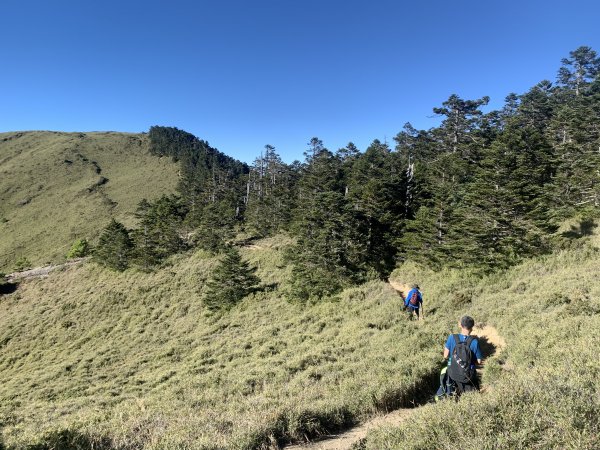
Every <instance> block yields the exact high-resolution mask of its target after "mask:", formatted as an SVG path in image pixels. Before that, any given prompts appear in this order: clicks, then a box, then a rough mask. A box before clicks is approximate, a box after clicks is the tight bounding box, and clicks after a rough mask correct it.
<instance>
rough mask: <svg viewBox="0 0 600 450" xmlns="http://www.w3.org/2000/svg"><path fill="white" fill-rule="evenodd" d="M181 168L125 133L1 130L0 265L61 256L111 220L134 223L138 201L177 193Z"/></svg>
mask: <svg viewBox="0 0 600 450" xmlns="http://www.w3.org/2000/svg"><path fill="white" fill-rule="evenodd" d="M177 170H178V165H177V164H175V163H173V162H171V161H170V160H169V159H168V158H157V157H155V156H151V155H150V154H149V153H148V139H147V137H146V136H145V135H141V134H128V133H112V132H102V133H58V132H48V131H33V132H13V133H0V270H1V271H5V272H7V271H10V270H11V269H12V268H13V266H14V263H15V261H16V260H17V259H19V258H22V257H26V258H27V259H29V261H30V262H31V263H32V264H33V265H39V264H43V263H46V262H56V261H60V260H61V259H64V257H65V254H66V253H67V251H68V249H69V247H70V246H71V244H72V243H73V242H74V241H75V240H76V239H78V238H87V239H93V238H95V237H96V236H97V235H98V234H99V230H101V229H102V228H103V227H104V226H105V225H106V224H107V223H108V221H109V219H110V218H111V217H115V218H117V219H118V220H121V221H124V222H125V223H126V224H127V225H132V224H133V216H132V213H133V212H134V211H135V208H136V206H137V204H138V203H139V201H140V200H141V199H142V198H148V199H152V198H156V197H158V196H160V195H161V194H163V193H166V194H168V193H172V192H174V189H175V185H176V183H177Z"/></svg>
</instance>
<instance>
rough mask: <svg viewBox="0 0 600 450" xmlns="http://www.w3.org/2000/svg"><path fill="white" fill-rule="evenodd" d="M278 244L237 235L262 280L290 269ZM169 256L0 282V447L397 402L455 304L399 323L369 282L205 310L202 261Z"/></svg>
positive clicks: (368, 409) (211, 444) (246, 426)
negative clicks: (7, 285)
mask: <svg viewBox="0 0 600 450" xmlns="http://www.w3.org/2000/svg"><path fill="white" fill-rule="evenodd" d="M285 243H286V241H285V240H282V239H281V238H277V239H271V240H266V241H263V242H260V243H259V244H260V245H259V247H260V248H256V247H255V248H249V249H245V250H244V255H245V257H246V258H248V259H250V260H251V261H252V262H253V263H254V264H257V265H258V266H259V271H258V274H259V275H260V276H261V278H263V281H264V282H265V283H272V282H274V281H276V280H277V281H281V280H284V279H285V278H286V276H287V275H288V274H287V272H286V269H283V268H281V267H282V264H281V259H280V258H281V251H280V250H281V247H282V246H283V245H284V244H285ZM171 263H172V265H170V266H169V267H166V268H165V269H164V270H161V271H160V272H157V273H155V274H142V273H136V272H132V271H127V272H125V273H122V274H117V273H113V272H108V271H105V270H102V269H100V268H99V267H97V266H95V265H92V264H86V265H84V266H82V267H77V268H69V269H66V270H64V271H63V272H60V273H56V274H53V276H52V277H50V278H48V279H42V280H31V281H28V282H25V283H23V285H22V286H21V287H20V288H19V290H18V291H17V292H16V293H14V294H11V295H9V296H4V297H2V301H1V302H0V330H2V331H1V332H0V343H1V344H0V345H1V346H0V405H1V406H0V411H1V416H0V422H1V423H2V424H3V426H4V429H3V438H4V441H5V444H6V445H7V446H8V447H9V448H21V447H23V446H25V445H29V444H34V443H39V444H42V443H46V444H47V445H55V446H58V443H60V442H61V439H62V440H63V441H65V442H70V443H71V444H70V445H72V446H74V445H75V444H74V443H79V444H78V445H79V447H73V448H89V447H90V445H91V444H90V443H95V445H97V446H100V448H103V445H105V446H110V447H114V448H140V446H144V448H150V449H159V448H161V449H175V448H194V449H198V448H259V447H260V446H261V445H269V443H273V442H274V441H275V440H277V439H280V440H282V441H290V440H292V441H298V440H302V439H303V438H304V437H305V436H314V435H318V434H319V433H324V432H326V431H331V430H334V429H336V428H337V427H340V426H343V425H348V424H349V423H352V422H353V421H355V420H357V419H360V418H361V417H364V416H368V415H370V414H372V413H373V412H375V411H381V410H386V409H392V408H396V407H398V406H402V405H407V404H410V402H411V401H412V399H413V398H415V397H418V396H419V391H420V390H422V386H421V385H422V384H423V383H425V382H428V381H429V380H430V379H431V375H435V373H436V371H437V369H438V367H439V359H440V350H441V344H440V342H441V341H442V339H443V335H444V334H445V331H446V329H447V328H448V326H450V323H451V322H453V321H454V320H453V319H452V320H451V319H450V317H452V318H454V316H455V313H452V314H449V315H448V317H447V318H446V317H445V316H443V315H441V313H439V312H438V313H435V315H433V316H431V317H430V318H429V319H428V320H427V321H425V322H421V323H417V322H407V321H406V320H405V318H404V315H403V314H401V313H400V304H401V300H400V298H399V296H398V295H397V293H396V292H395V291H394V290H393V289H391V287H390V286H389V285H387V284H386V283H382V282H371V283H368V284H366V285H364V286H362V287H360V288H356V289H351V290H348V291H346V292H344V293H343V294H342V295H341V296H340V297H339V298H338V299H337V300H334V301H330V302H324V303H322V304H319V305H314V306H306V307H303V306H300V305H293V304H290V303H288V302H286V301H284V300H283V299H282V298H281V297H280V295H279V293H278V291H273V292H268V293H267V292H265V293H259V294H256V295H253V296H251V297H249V298H247V300H245V301H244V302H243V303H242V304H240V305H238V306H236V307H235V308H234V309H233V310H232V311H230V312H229V313H228V314H225V315H223V316H222V317H210V316H207V315H206V313H205V309H204V308H203V307H202V302H201V295H202V292H203V289H204V281H205V280H206V278H207V277H208V275H209V273H210V271H211V269H212V267H214V265H215V263H216V261H215V260H214V259H212V258H209V257H208V256H206V255H205V254H203V253H195V254H193V255H181V256H179V257H177V258H176V259H174V260H172V262H171ZM415 275H416V274H415ZM415 275H412V274H411V275H410V276H411V277H413V276H415ZM431 280H432V281H431V283H428V284H427V285H426V286H427V288H426V289H425V292H426V293H429V298H431V299H438V298H442V297H443V294H442V290H443V289H444V288H445V285H442V284H441V282H440V280H441V278H438V279H435V278H432V279H431ZM451 281H452V280H450V282H451ZM441 306H442V303H441V302H436V301H435V300H431V301H430V302H429V307H430V308H438V311H439V310H440V307H441ZM436 316H437V318H436ZM426 390H427V391H428V389H426ZM66 448H71V447H66Z"/></svg>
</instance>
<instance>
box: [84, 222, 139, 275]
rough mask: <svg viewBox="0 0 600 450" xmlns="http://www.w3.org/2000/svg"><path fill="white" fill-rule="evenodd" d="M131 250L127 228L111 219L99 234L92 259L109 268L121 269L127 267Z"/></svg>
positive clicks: (131, 245) (131, 242)
mask: <svg viewBox="0 0 600 450" xmlns="http://www.w3.org/2000/svg"><path fill="white" fill-rule="evenodd" d="M132 250H133V241H132V240H131V238H130V236H129V230H127V228H125V226H124V225H123V224H122V223H120V222H117V221H116V220H115V219H113V220H112V221H111V222H110V223H109V224H108V225H107V227H106V228H105V229H104V231H103V232H102V234H101V235H100V240H99V241H98V245H97V246H96V248H95V250H94V255H93V260H94V261H95V262H97V263H98V264H100V265H102V266H105V267H108V268H110V269H113V270H117V271H123V270H125V269H127V268H128V267H129V262H130V258H131V254H132Z"/></svg>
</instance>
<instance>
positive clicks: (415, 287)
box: [412, 283, 421, 289]
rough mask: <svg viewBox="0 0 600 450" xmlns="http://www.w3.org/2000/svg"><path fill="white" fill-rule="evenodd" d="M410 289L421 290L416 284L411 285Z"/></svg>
mask: <svg viewBox="0 0 600 450" xmlns="http://www.w3.org/2000/svg"><path fill="white" fill-rule="evenodd" d="M412 288H413V289H421V288H420V287H419V285H418V284H416V283H415V284H413V285H412Z"/></svg>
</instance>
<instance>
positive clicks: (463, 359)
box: [444, 316, 482, 395]
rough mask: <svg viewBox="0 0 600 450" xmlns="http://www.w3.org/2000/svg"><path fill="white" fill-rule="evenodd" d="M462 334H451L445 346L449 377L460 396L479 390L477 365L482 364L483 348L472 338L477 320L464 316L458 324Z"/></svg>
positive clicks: (475, 338)
mask: <svg viewBox="0 0 600 450" xmlns="http://www.w3.org/2000/svg"><path fill="white" fill-rule="evenodd" d="M458 326H459V327H460V334H451V335H450V336H448V339H447V340H446V344H445V345H444V359H448V367H447V372H446V374H447V376H448V378H449V381H450V382H451V384H452V385H453V386H454V387H455V391H456V393H457V394H458V395H460V394H462V393H463V392H469V391H476V390H479V381H478V380H477V373H476V372H475V365H476V364H481V359H482V355H481V348H480V347H479V340H478V339H477V337H476V336H472V335H471V333H472V332H473V327H474V326H475V320H473V318H472V317H470V316H463V317H462V318H461V319H460V322H459V323H458Z"/></svg>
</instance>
